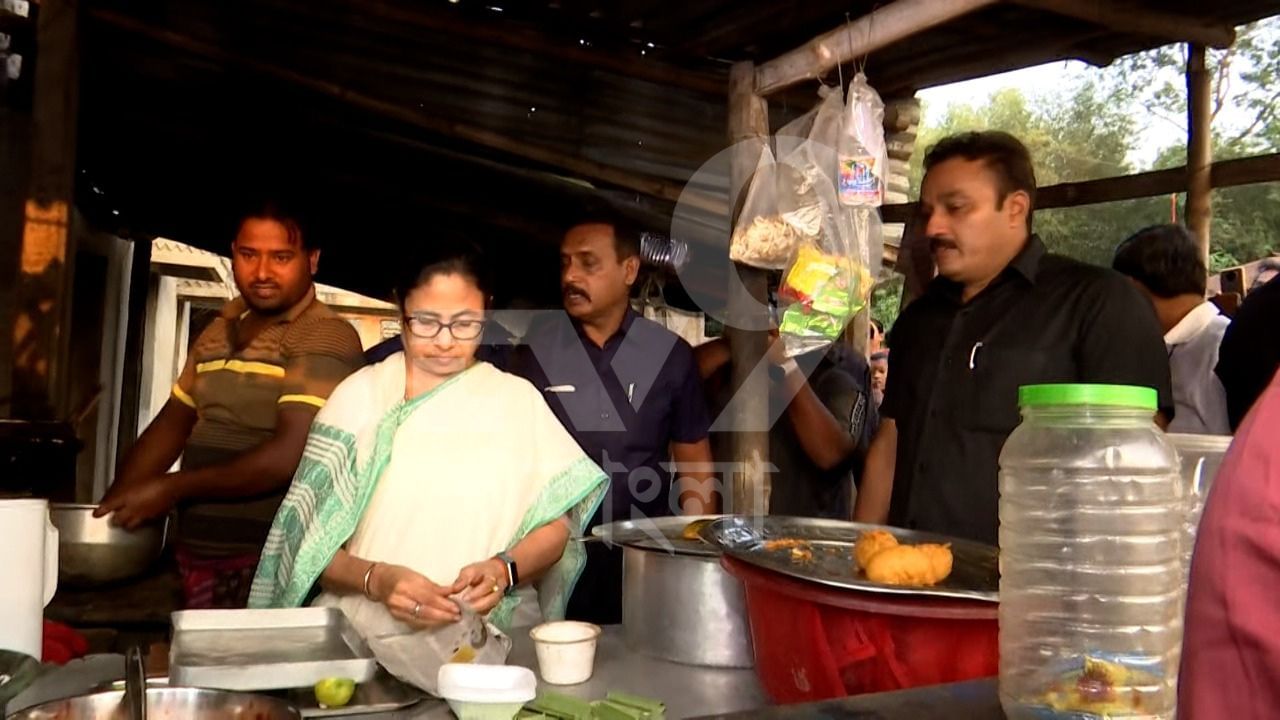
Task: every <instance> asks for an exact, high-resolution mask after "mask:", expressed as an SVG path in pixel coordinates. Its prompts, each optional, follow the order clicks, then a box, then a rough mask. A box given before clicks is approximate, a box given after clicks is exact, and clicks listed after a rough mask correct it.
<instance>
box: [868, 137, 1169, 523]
mask: <svg viewBox="0 0 1280 720" xmlns="http://www.w3.org/2000/svg"><path fill="white" fill-rule="evenodd" d="M924 167H925V177H924V182H923V183H922V185H921V189H920V222H921V225H922V227H923V231H924V234H925V236H926V237H927V238H928V242H929V244H930V249H931V251H932V254H933V260H934V263H935V264H936V265H937V269H938V276H937V277H936V278H934V279H933V281H932V282H930V284H929V285H928V287H927V289H926V291H925V292H924V294H923V296H922V297H920V298H919V299H918V300H916V301H915V302H913V303H911V304H910V305H909V306H907V308H906V310H905V311H904V312H903V314H902V316H901V317H900V318H899V319H898V321H897V323H896V324H895V325H894V328H893V332H892V335H891V337H890V340H891V345H892V347H893V353H892V354H890V356H889V364H890V369H891V370H892V372H890V373H889V375H888V381H887V386H886V389H885V396H884V403H883V404H882V405H881V407H880V413H881V416H882V417H881V424H880V429H879V431H878V432H877V434H876V437H875V439H874V440H873V441H872V444H871V448H870V450H869V451H868V457H867V463H866V470H865V473H864V479H863V483H862V486H861V487H860V488H859V494H858V498H857V504H856V506H855V509H854V519H855V520H859V521H862V522H872V523H886V522H887V523H889V524H892V525H896V526H899V527H907V528H915V529H919V530H927V531H932V532H938V533H943V534H946V535H953V536H956V537H962V538H971V539H974V540H979V541H982V542H986V543H992V544H994V543H996V542H997V528H998V526H999V518H998V512H997V505H998V492H997V483H996V479H997V472H998V467H999V455H1000V449H1001V447H1002V446H1003V445H1004V441H1005V439H1006V438H1007V437H1008V436H1009V433H1010V432H1012V431H1013V429H1014V428H1015V427H1016V426H1017V425H1018V423H1019V420H1020V416H1019V409H1018V401H1017V393H1018V388H1019V386H1022V385H1031V384H1036V383H1110V384H1122V385H1141V386H1146V387H1152V388H1155V389H1156V390H1157V391H1158V392H1159V396H1160V408H1161V413H1162V414H1163V416H1164V420H1165V421H1167V420H1168V419H1172V417H1173V394H1172V390H1171V383H1170V378H1169V362H1168V358H1166V356H1165V348H1164V342H1163V338H1162V336H1161V331H1160V324H1159V322H1158V320H1157V319H1156V315H1155V311H1154V310H1153V309H1152V307H1151V304H1150V303H1148V302H1145V301H1144V300H1143V298H1142V296H1141V295H1140V294H1139V293H1138V291H1137V289H1136V288H1134V287H1133V284H1132V283H1130V282H1129V281H1128V280H1127V279H1126V278H1125V277H1124V276H1122V275H1120V274H1119V273H1116V272H1114V271H1112V270H1110V269H1105V268H1101V267H1096V266H1093V265H1087V264H1084V263H1081V262H1077V261H1075V260H1072V259H1070V258H1066V257H1062V256H1060V255H1054V254H1051V253H1049V252H1048V251H1047V250H1046V249H1045V246H1044V243H1043V242H1041V240H1040V238H1039V237H1037V236H1036V235H1034V234H1033V233H1032V231H1031V226H1032V213H1033V211H1034V208H1035V193H1036V180H1035V173H1034V171H1033V169H1032V164H1031V156H1030V154H1029V153H1028V152H1027V149H1026V147H1025V146H1023V144H1022V143H1021V142H1019V141H1018V139H1017V138H1015V137H1013V136H1012V135H1009V134H1007V133H1002V132H974V133H964V134H960V135H955V136H952V137H948V138H945V139H943V140H942V141H940V142H939V143H938V144H937V145H935V146H934V147H933V148H931V149H930V150H929V153H928V155H927V156H926V157H925V161H924Z"/></svg>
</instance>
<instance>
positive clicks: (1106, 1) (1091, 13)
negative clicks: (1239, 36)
mask: <svg viewBox="0 0 1280 720" xmlns="http://www.w3.org/2000/svg"><path fill="white" fill-rule="evenodd" d="M1014 2H1016V3H1017V4H1019V5H1022V6H1025V7H1030V8H1036V9H1038V10H1045V11H1047V12H1051V13H1054V14H1055V15H1062V16H1064V17H1070V18H1075V19H1077V20H1084V21H1085V22H1090V23H1093V24H1094V25H1100V26H1102V27H1105V28H1107V29H1108V30H1112V31H1115V32H1128V33H1133V34H1135V35H1151V36H1153V37H1162V38H1166V39H1168V40H1182V41H1186V42H1193V43H1198V44H1201V45H1208V46H1209V47H1215V48H1225V47H1230V46H1231V43H1233V42H1235V41H1236V31H1235V29H1234V28H1232V27H1231V26H1230V25H1214V24H1212V23H1206V22H1204V21H1201V20H1198V19H1197V18H1193V17H1187V16H1185V15H1179V14H1177V13H1171V12H1166V11H1164V10H1156V9H1154V8H1136V7H1133V5H1132V4H1130V3H1123V4H1122V3H1118V2H1115V1H1114V0H1014Z"/></svg>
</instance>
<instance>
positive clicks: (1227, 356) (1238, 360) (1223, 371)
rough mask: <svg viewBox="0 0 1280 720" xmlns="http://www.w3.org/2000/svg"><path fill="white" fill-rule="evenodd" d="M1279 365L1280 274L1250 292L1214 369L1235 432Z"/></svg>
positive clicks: (1229, 328)
mask: <svg viewBox="0 0 1280 720" xmlns="http://www.w3.org/2000/svg"><path fill="white" fill-rule="evenodd" d="M1278 367H1280V277H1274V278H1272V279H1271V280H1268V281H1267V283H1266V284H1265V285H1263V286H1262V287H1259V288H1257V289H1256V290H1253V291H1251V292H1250V293H1249V295H1248V297H1246V298H1245V299H1244V303H1242V304H1241V305H1240V309H1239V310H1237V311H1236V316H1235V318H1233V319H1232V321H1231V325H1229V326H1228V327H1227V334H1226V335H1224V336H1223V337H1222V346H1221V348H1220V349H1219V350H1218V367H1217V368H1216V369H1215V372H1216V373H1217V375H1218V379H1219V380H1221V381H1222V387H1223V388H1224V389H1225V390H1226V391H1227V418H1228V419H1229V420H1230V422H1231V430H1232V431H1233V432H1234V431H1235V430H1236V429H1237V428H1239V427H1240V423H1242V422H1244V416H1245V415H1247V414H1248V413H1249V408H1251V407H1253V403H1254V402H1255V401H1256V400H1257V399H1258V396H1259V395H1261V394H1262V391H1263V390H1265V389H1266V387H1267V385H1268V384H1269V383H1270V382H1271V378H1272V376H1274V375H1275V374H1276V368H1278Z"/></svg>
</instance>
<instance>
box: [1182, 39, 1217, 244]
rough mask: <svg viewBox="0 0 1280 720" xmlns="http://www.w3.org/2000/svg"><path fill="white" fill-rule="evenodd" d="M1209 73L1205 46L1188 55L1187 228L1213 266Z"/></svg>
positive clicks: (1190, 51) (1211, 118) (1211, 136)
mask: <svg viewBox="0 0 1280 720" xmlns="http://www.w3.org/2000/svg"><path fill="white" fill-rule="evenodd" d="M1211 94H1212V88H1211V87H1210V78H1209V71H1208V69H1207V68H1206V67H1205V49H1204V46H1203V45H1191V46H1189V47H1188V52H1187V128H1188V132H1187V227H1188V228H1189V229H1190V230H1191V232H1192V233H1193V234H1194V235H1195V236H1196V240H1197V241H1198V242H1199V243H1200V256H1201V257H1202V258H1203V259H1204V265H1205V267H1206V268H1208V267H1209V241H1210V226H1211V224H1212V221H1213V177H1212V170H1213V128H1212V127H1211V125H1212V121H1213V107H1212V101H1211V100H1210V96H1211Z"/></svg>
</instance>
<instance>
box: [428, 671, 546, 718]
mask: <svg viewBox="0 0 1280 720" xmlns="http://www.w3.org/2000/svg"><path fill="white" fill-rule="evenodd" d="M436 688H437V691H438V692H439V693H440V697H442V698H444V699H445V701H447V702H448V703H449V708H450V709H452V710H453V714H454V715H457V716H458V720H511V718H513V717H515V716H516V715H517V714H518V713H519V712H520V708H522V707H524V704H525V703H527V702H529V701H530V700H533V699H534V698H535V697H537V695H538V679H537V678H536V677H534V675H533V671H532V670H530V669H528V668H522V667H517V666H514V665H473V664H469V663H448V664H445V665H441V666H440V671H439V672H438V673H436Z"/></svg>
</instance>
